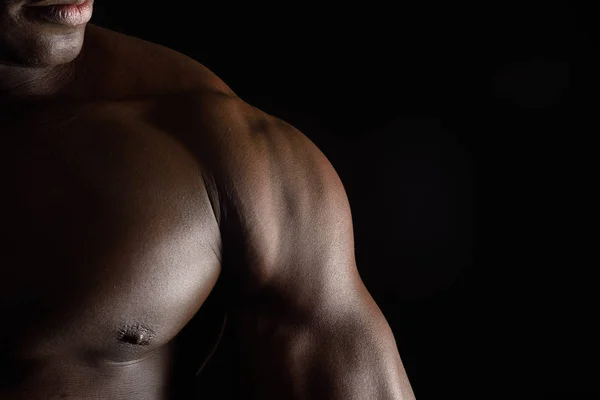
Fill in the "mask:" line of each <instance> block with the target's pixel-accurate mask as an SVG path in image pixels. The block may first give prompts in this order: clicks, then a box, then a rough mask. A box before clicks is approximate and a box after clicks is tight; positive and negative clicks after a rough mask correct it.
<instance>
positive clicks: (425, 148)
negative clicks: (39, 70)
mask: <svg viewBox="0 0 600 400" xmlns="http://www.w3.org/2000/svg"><path fill="white" fill-rule="evenodd" d="M446 3H447V4H442V5H438V4H434V3H429V2H417V4H414V2H403V3H400V4H394V6H391V5H385V6H384V5H378V4H375V3H369V4H363V3H357V4H358V5H357V6H355V7H351V6H349V4H343V5H339V6H334V5H333V4H331V5H329V6H330V7H326V6H325V5H323V4H314V5H311V4H308V3H279V4H277V5H272V6H268V7H266V6H261V5H256V4H251V5H244V6H240V5H235V4H234V3H225V4H219V5H215V4H204V3H197V4H196V3H194V4H192V3H171V2H162V3H154V4H150V3H149V2H145V1H133V0H129V1H128V2H127V4H126V5H124V4H123V2H118V3H117V2H109V1H106V0H97V1H96V6H95V7H96V8H95V16H94V19H93V21H92V22H94V23H96V24H98V25H101V26H104V27H107V28H110V29H114V30H117V31H120V32H123V33H126V34H130V35H133V36H137V37H140V38H143V39H146V40H149V41H152V42H155V43H159V44H162V45H165V46H167V47H170V48H172V49H175V50H178V51H180V52H182V53H184V54H187V55H188V56H191V57H193V58H195V59H196V60H198V61H200V62H201V63H203V64H204V65H206V66H207V67H209V68H210V69H211V70H212V71H213V72H215V73H216V74H217V75H218V76H220V77H221V78H222V79H223V80H224V81H225V82H226V83H227V84H228V85H229V86H230V87H231V88H232V89H233V90H234V91H235V92H236V93H237V94H238V95H239V96H240V97H242V98H243V99H244V100H246V101H247V102H249V103H251V104H253V105H255V106H257V107H259V108H261V109H263V110H264V111H266V112H269V113H271V114H273V115H276V116H278V117H281V118H283V119H285V120H286V121H288V122H290V123H292V124H293V125H294V126H296V127H297V128H299V129H300V130H301V131H302V132H303V133H304V134H306V135H307V136H308V137H309V138H310V139H311V140H313V141H314V142H315V143H316V144H317V145H318V146H319V147H320V148H321V150H322V151H323V152H324V153H325V154H326V156H327V157H328V158H329V159H330V161H331V162H332V164H333V165H334V167H335V168H336V170H337V171H338V173H339V175H340V177H341V178H342V181H343V182H344V185H345V187H346V190H347V193H348V197H349V199H350V204H351V206H352V211H353V218H354V226H355V235H356V255H357V262H358V266H359V270H360V273H361V276H362V277H363V280H364V282H365V284H366V286H367V287H368V289H369V290H370V292H371V294H372V295H373V297H374V298H375V300H376V301H377V303H378V304H379V305H380V307H381V309H382V311H383V312H384V314H385V316H386V318H387V319H388V321H389V323H390V325H391V327H392V329H393V331H394V334H395V337H396V340H397V343H398V347H399V349H400V353H401V355H402V358H403V361H404V364H405V367H406V369H407V373H408V375H409V378H410V380H411V383H412V385H413V388H414V390H415V393H416V395H417V398H418V399H420V400H424V399H449V398H450V399H461V398H480V399H487V398H497V397H502V398H555V397H556V398H559V397H560V396H563V395H564V394H565V393H570V395H568V396H569V397H566V398H593V397H585V395H584V396H583V397H579V396H578V395H575V393H576V392H579V393H583V392H592V391H594V390H595V388H594V387H593V385H592V382H593V380H588V379H586V377H587V375H586V374H585V373H581V372H574V371H575V370H577V371H581V370H582V369H583V370H584V369H585V368H581V364H580V363H579V361H580V360H581V355H580V354H579V353H578V352H579V349H577V348H576V346H577V343H574V342H569V343H568V346H566V345H565V344H564V343H563V342H562V341H561V338H564V337H562V336H561V335H560V334H558V333H557V332H558V331H557V329H556V327H557V325H561V326H562V325H564V324H565V323H566V322H565V320H564V318H567V317H566V316H567V314H568V313H567V312H566V311H564V310H563V312H562V314H561V311H560V304H563V305H564V303H562V302H561V301H560V300H558V299H559V297H557V296H556V295H555V294H554V293H555V291H554V290H553V289H552V286H551V284H550V283H549V282H550V281H552V282H555V281H554V280H552V279H550V278H548V277H554V275H553V272H551V268H550V265H549V264H548V263H547V259H550V260H552V259H554V261H555V262H560V260H559V259H560V257H559V254H558V253H556V254H554V253H552V251H550V250H548V246H551V244H550V242H548V241H546V242H545V245H543V246H545V247H539V246H538V245H537V244H535V243H534V242H535V241H536V240H537V239H540V238H542V239H543V238H544V233H543V232H544V231H545V234H546V235H548V236H551V234H550V232H551V231H552V229H555V228H556V227H555V226H554V225H553V224H552V226H550V225H548V218H547V216H548V215H549V212H551V211H550V210H549V208H551V207H550V206H549V205H548V203H549V202H548V201H540V198H544V199H546V200H548V199H549V197H547V196H550V197H551V198H552V201H554V196H552V195H551V194H550V195H544V196H542V197H540V196H539V195H536V193H539V192H541V191H544V193H547V192H546V191H547V190H548V189H549V188H551V190H553V193H558V192H561V191H564V190H561V187H563V186H561V185H569V187H572V185H573V183H572V181H571V180H569V179H565V177H564V176H561V173H560V171H561V168H560V167H558V166H557V165H556V162H557V160H558V161H560V160H563V159H566V156H567V155H568V154H567V153H568V152H569V150H568V146H567V145H568V144H570V143H572V142H573V140H574V139H573V138H574V136H571V135H572V134H574V132H573V130H574V128H573V120H574V118H575V117H574V116H573V115H574V112H575V110H578V111H581V110H582V109H583V108H585V107H584V105H583V103H580V102H579V101H580V100H579V97H578V95H579V93H578V92H577V90H576V89H575V87H576V85H575V83H576V81H577V77H578V76H581V74H582V73H583V72H585V71H584V70H585V69H586V68H588V69H590V68H591V67H590V64H589V63H588V62H586V58H587V57H589V56H590V54H591V53H593V52H592V43H591V40H590V36H589V34H588V33H587V27H589V26H590V23H588V22H590V21H588V22H586V18H587V19H590V18H588V16H589V14H587V13H585V12H584V11H583V10H578V9H574V8H573V7H569V6H566V5H564V4H560V3H556V4H554V5H548V4H544V5H536V4H529V5H527V6H524V5H523V4H510V3H506V2H498V4H497V5H485V6H481V5H476V6H473V5H470V6H467V5H466V4H463V5H456V4H453V3H454V2H446ZM557 133H558V134H557ZM579 133H581V132H579ZM557 149H558V150H557ZM476 165H477V169H476ZM482 171H485V172H482ZM476 176H477V185H478V186H477V199H479V198H481V197H482V196H481V193H482V192H484V191H485V193H486V195H487V194H488V193H489V194H490V195H491V196H489V197H491V198H493V201H492V202H489V203H488V202H486V203H485V205H483V206H482V205H480V203H481V201H478V202H477V209H478V210H481V209H482V208H484V209H485V213H479V212H478V213H477V215H478V218H477V233H478V237H482V236H485V237H486V238H489V239H490V240H489V241H490V242H492V244H493V245H494V246H493V248H490V249H489V250H488V249H487V247H485V246H486V245H484V244H480V243H479V241H478V244H477V251H476V246H475V242H476V241H475V238H476V234H475V233H476V218H475V215H476V195H475V182H476V179H475V178H476ZM486 197H487V196H486ZM553 204H555V203H553ZM554 210H556V209H554ZM556 214H557V213H556V212H554V213H553V214H552V221H554V222H556V221H557V220H558V219H560V218H558V217H557V216H556ZM481 215H485V220H486V222H489V225H487V224H486V225H487V226H489V227H490V228H487V229H480V225H481V224H480V223H479V222H480V221H481V218H482V217H481ZM509 225H510V226H509ZM540 228H541V229H540ZM546 228H547V229H546ZM502 230H504V231H502ZM501 231H502V232H501ZM534 232H535V233H534ZM540 232H542V233H540ZM542 241H544V240H542ZM484 242H486V241H484ZM484 248H485V249H486V251H481V250H483V249H484ZM537 250H540V251H539V252H537ZM541 253H543V254H545V255H546V256H549V257H544V260H543V261H542V259H541V257H540V256H539V254H541ZM561 260H562V259H561ZM540 264H544V268H543V269H544V272H543V273H542V274H541V275H540V274H538V269H537V268H536V267H539V266H540ZM530 277H533V278H534V281H535V282H537V285H534V284H532V285H529V283H524V282H529V280H528V279H529V278H530ZM546 278H548V279H546ZM559 280H560V279H559ZM540 282H547V283H548V285H543V286H544V289H543V290H534V287H536V288H537V287H539V286H540V284H539V283H540ZM520 289H525V290H520ZM545 294H549V295H548V296H546V297H544V296H545ZM517 299H518V300H517ZM555 303H556V304H555ZM506 305H510V306H513V307H504V306H506ZM557 305H558V307H557ZM498 306H500V307H498ZM513 310H514V311H513ZM561 318H563V319H561ZM567 319H569V320H571V322H572V320H575V319H576V318H574V317H572V316H571V317H569V318H567ZM557 320H558V321H559V323H555V322H556V321H557ZM551 321H554V322H551ZM227 343H228V342H227V337H226V338H225V339H224V341H223V342H222V343H221V346H220V347H219V350H218V351H217V353H216V355H215V357H214V358H213V360H212V361H211V363H209V366H208V367H207V369H206V371H205V374H204V376H203V377H202V378H201V383H202V384H203V385H204V387H205V388H206V390H205V391H206V393H207V398H212V397H210V396H211V395H213V396H214V398H229V397H227V396H233V393H234V392H235V377H234V372H233V370H232V369H231V367H230V364H229V363H228V361H227V360H228V357H231V354H228V352H227ZM564 348H567V350H561V349H564ZM581 350H584V347H582V348H581ZM575 353H578V354H577V356H573V354H575ZM588 373H589V377H592V375H593V374H592V373H590V372H588ZM217 389H219V390H220V391H221V394H220V395H215V394H214V393H215V391H216V390H217ZM561 393H562V394H561Z"/></svg>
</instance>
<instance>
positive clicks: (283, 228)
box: [215, 111, 368, 318]
mask: <svg viewBox="0 0 600 400" xmlns="http://www.w3.org/2000/svg"><path fill="white" fill-rule="evenodd" d="M238 112H239V111H238ZM248 115H249V116H250V117H248ZM230 120H231V121H232V122H231V126H229V127H228V128H227V131H226V133H225V135H230V136H229V137H228V138H227V139H223V140H222V142H221V143H222V145H221V146H222V147H221V149H220V150H221V151H220V153H221V154H222V158H221V160H220V162H219V165H220V166H221V168H220V169H219V172H218V176H216V177H215V180H216V182H217V187H218V188H219V190H218V192H219V208H220V214H221V217H222V218H221V221H220V225H221V231H222V236H223V260H224V265H223V271H224V273H225V275H226V276H227V277H228V279H229V280H230V282H231V284H232V285H233V287H234V291H235V294H234V296H237V300H238V305H244V306H246V307H250V306H251V305H256V306H257V307H259V306H261V305H262V306H267V305H268V308H269V312H270V313H276V312H277V310H276V308H280V309H281V311H282V313H285V314H286V315H287V316H288V317H289V316H291V315H293V316H295V317H297V318H304V317H310V318H313V317H319V316H326V315H338V316H339V315H343V314H346V313H350V312H355V311H359V310H357V307H359V306H360V304H361V302H360V301H358V300H360V298H361V297H364V296H368V294H367V292H366V290H365V289H364V286H363V284H362V281H361V279H360V277H359V274H358V271H357V268H356V263H355V258H354V239H353V228H352V217H351V213H350V205H349V203H348V199H347V196H346V193H345V191H344V187H343V185H342V182H341V181H340V178H339V177H338V175H337V173H336V172H335V170H334V168H333V166H332V165H331V164H330V163H329V161H328V160H327V158H326V157H325V156H324V155H323V153H322V152H321V151H320V150H319V149H318V148H317V147H316V146H315V145H314V144H313V143H312V142H311V141H310V140H309V139H308V138H307V137H306V136H304V135H303V134H302V133H301V132H299V131H298V130H297V129H295V128H294V127H292V126H291V125H289V124H287V123H285V122H283V121H281V120H278V119H276V118H273V117H270V116H267V115H265V114H263V113H260V112H256V113H250V112H249V113H248V114H246V116H245V118H232V119H230ZM363 300H364V299H363Z"/></svg>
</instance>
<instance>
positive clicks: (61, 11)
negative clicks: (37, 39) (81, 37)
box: [28, 0, 94, 26]
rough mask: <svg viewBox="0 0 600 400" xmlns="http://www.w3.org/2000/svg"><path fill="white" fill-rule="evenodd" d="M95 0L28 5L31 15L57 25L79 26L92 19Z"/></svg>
mask: <svg viewBox="0 0 600 400" xmlns="http://www.w3.org/2000/svg"><path fill="white" fill-rule="evenodd" d="M93 2H94V1H93V0H85V1H84V2H83V3H81V4H59V5H54V6H31V7H28V9H29V13H30V14H31V16H33V17H35V18H36V19H40V20H43V21H46V22H51V23H54V24H57V25H67V26H77V25H83V24H86V23H88V22H89V21H90V19H92V12H93V10H94V5H93Z"/></svg>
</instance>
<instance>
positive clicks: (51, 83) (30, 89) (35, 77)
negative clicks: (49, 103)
mask: <svg viewBox="0 0 600 400" xmlns="http://www.w3.org/2000/svg"><path fill="white" fill-rule="evenodd" d="M76 60H77V59H75V61H72V62H70V63H67V64H62V65H57V66H52V67H45V68H26V67H20V66H12V65H3V64H0V102H22V101H35V100H40V99H43V98H48V97H53V96H56V95H58V94H59V93H61V92H62V91H64V89H65V88H66V87H67V86H68V85H69V83H71V81H72V80H73V79H72V78H73V76H74V70H75V64H76Z"/></svg>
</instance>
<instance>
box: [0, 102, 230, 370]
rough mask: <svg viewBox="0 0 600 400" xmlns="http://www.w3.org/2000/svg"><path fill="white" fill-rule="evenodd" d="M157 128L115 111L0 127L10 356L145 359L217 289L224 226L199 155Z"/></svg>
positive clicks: (2, 286)
mask: <svg viewBox="0 0 600 400" xmlns="http://www.w3.org/2000/svg"><path fill="white" fill-rule="evenodd" d="M148 121H149V118H148V115H147V114H145V113H144V109H143V108H140V109H121V110H117V109H116V108H114V107H112V108H111V107H104V108H97V109H89V108H87V109H81V110H77V109H74V110H53V111H52V112H38V113H34V114H31V115H29V116H27V117H23V118H19V119H16V120H15V121H13V122H11V123H10V124H4V125H2V126H0V134H1V138H2V144H3V154H2V156H1V161H0V163H1V164H0V178H1V179H2V182H3V184H4V187H3V195H2V196H1V198H0V206H1V209H2V210H3V211H4V217H3V237H2V242H1V243H2V244H1V254H2V261H1V264H0V271H1V274H2V279H1V280H0V311H2V315H3V321H2V322H3V325H4V326H3V328H2V329H1V330H0V338H1V339H2V340H1V341H0V343H2V344H1V345H0V346H1V347H2V349H0V350H2V351H0V353H2V352H6V351H9V350H8V349H10V351H11V352H17V353H18V356H19V357H31V358H44V357H52V356H53V355H55V354H57V353H61V352H62V353H64V352H71V353H73V354H77V355H81V356H82V357H87V356H90V355H92V356H93V357H97V358H101V359H106V360H112V361H128V360H133V359H136V357H139V356H140V354H141V352H142V351H149V349H153V348H157V347H160V346H161V345H163V344H165V343H167V342H168V341H169V340H171V339H172V338H173V337H174V336H175V335H176V334H177V333H178V332H179V331H180V330H181V328H182V327H183V326H184V325H185V324H186V323H187V322H188V321H189V319H190V318H191V317H192V316H193V315H194V314H195V313H196V311H197V310H198V309H199V308H200V306H201V305H202V303H203V302H204V300H205V299H206V297H207V296H208V294H209V293H210V291H211V289H212V287H213V286H214V284H215V282H216V280H217V278H218V275H219V272H220V265H219V260H218V250H219V241H218V228H217V226H216V223H215V221H214V217H213V213H212V209H211V207H210V203H209V201H208V197H207V196H206V191H205V188H204V183H203V179H202V170H201V166H200V164H199V160H197V159H196V158H195V157H194V155H193V154H191V153H190V152H189V151H188V150H187V149H186V148H185V146H183V145H182V144H181V143H180V142H178V141H177V139H176V138H175V137H172V136H170V135H169V134H168V133H167V132H164V131H163V130H161V129H158V128H156V127H155V126H153V125H152V124H151V123H150V122H148ZM131 345H133V346H131ZM138 349H142V350H138ZM144 349H145V350H144Z"/></svg>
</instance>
